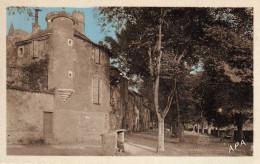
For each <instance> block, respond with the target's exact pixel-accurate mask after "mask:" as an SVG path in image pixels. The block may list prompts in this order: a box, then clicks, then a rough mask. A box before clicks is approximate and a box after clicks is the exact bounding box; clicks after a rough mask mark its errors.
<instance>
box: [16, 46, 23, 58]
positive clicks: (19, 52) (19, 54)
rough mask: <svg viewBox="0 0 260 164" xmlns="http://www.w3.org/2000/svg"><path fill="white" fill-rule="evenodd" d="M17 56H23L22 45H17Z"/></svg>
mask: <svg viewBox="0 0 260 164" xmlns="http://www.w3.org/2000/svg"><path fill="white" fill-rule="evenodd" d="M17 53H18V56H19V57H23V55H24V47H23V46H20V47H18V52H17Z"/></svg>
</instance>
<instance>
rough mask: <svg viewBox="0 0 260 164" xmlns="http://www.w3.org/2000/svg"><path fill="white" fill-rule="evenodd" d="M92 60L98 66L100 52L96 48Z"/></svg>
mask: <svg viewBox="0 0 260 164" xmlns="http://www.w3.org/2000/svg"><path fill="white" fill-rule="evenodd" d="M94 60H95V63H96V64H100V51H99V49H97V48H96V49H95V52H94Z"/></svg>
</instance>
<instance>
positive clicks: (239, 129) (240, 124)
mask: <svg viewBox="0 0 260 164" xmlns="http://www.w3.org/2000/svg"><path fill="white" fill-rule="evenodd" d="M237 131H238V135H239V141H241V140H244V133H243V122H239V123H238V124H237Z"/></svg>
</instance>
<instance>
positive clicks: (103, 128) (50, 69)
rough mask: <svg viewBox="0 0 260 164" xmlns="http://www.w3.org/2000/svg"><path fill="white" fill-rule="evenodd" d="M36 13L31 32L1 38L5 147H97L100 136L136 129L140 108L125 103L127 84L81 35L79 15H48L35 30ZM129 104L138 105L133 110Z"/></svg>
mask: <svg viewBox="0 0 260 164" xmlns="http://www.w3.org/2000/svg"><path fill="white" fill-rule="evenodd" d="M37 12H38V11H36V18H35V23H33V26H32V27H33V30H32V31H33V32H32V34H29V33H26V32H24V31H22V30H14V28H13V25H11V27H10V29H9V33H8V35H7V38H6V40H7V141H8V143H9V144H26V143H30V142H36V141H37V140H40V139H44V140H45V141H46V142H48V143H53V144H56V143H88V144H92V145H100V144H101V136H100V135H101V134H103V133H107V132H109V131H112V130H115V129H119V128H127V126H130V124H131V123H132V124H131V129H130V130H133V126H134V125H135V130H140V127H141V126H140V125H137V124H139V123H140V118H141V117H147V116H143V114H141V113H142V112H140V110H142V108H143V107H142V104H141V103H140V102H137V101H134V100H129V97H128V80H127V79H126V78H124V77H123V76H121V75H120V72H118V71H116V69H115V68H110V63H109V59H110V55H111V54H110V52H109V51H108V50H107V49H106V48H105V47H103V46H102V45H98V44H95V43H93V42H92V41H91V40H90V39H88V38H87V37H86V36H85V35H84V29H85V16H84V14H83V13H80V12H76V11H75V12H73V13H72V15H69V14H68V13H67V12H65V11H61V12H52V13H49V14H48V15H47V16H46V21H47V24H48V27H47V29H45V30H40V26H39V24H38V16H37V15H38V14H37ZM115 71H116V72H117V73H118V75H113V72H115ZM135 97H138V96H135ZM132 99H134V98H132ZM130 102H131V103H137V104H138V103H139V104H138V105H136V106H137V108H136V109H135V111H134V110H133V109H134V108H132V107H131V108H128V107H129V106H128V104H129V103H130ZM131 105H132V104H131ZM132 106H134V105H132ZM130 111H131V112H132V113H131V112H130ZM136 111H138V112H139V114H138V116H137V115H136ZM147 111H148V110H147V109H146V112H147ZM128 112H130V113H131V116H130V117H131V118H129V116H127V115H128V114H129V113H128ZM134 113H135V117H136V118H135V121H134V116H133V115H134ZM148 113H149V112H147V114H148ZM141 115H142V116H141ZM137 117H138V118H137ZM128 119H129V120H128ZM132 120H133V122H132ZM146 121H149V119H148V118H146ZM130 122H131V123H130ZM142 124H148V123H142Z"/></svg>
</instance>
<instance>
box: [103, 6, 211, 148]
mask: <svg viewBox="0 0 260 164" xmlns="http://www.w3.org/2000/svg"><path fill="white" fill-rule="evenodd" d="M194 13H196V14H194ZM99 15H101V22H102V21H103V22H105V23H104V24H103V25H107V24H108V23H113V22H116V23H114V27H124V28H123V29H121V31H120V30H119V32H118V33H117V40H114V39H112V38H106V39H105V40H106V41H107V42H108V43H109V46H110V47H111V50H112V51H113V53H114V54H115V56H116V57H117V60H118V61H119V63H120V65H119V67H121V69H123V70H124V71H125V72H127V74H135V75H139V76H141V77H143V78H144V79H146V80H148V82H147V83H149V84H151V86H152V87H151V88H153V89H152V90H151V91H152V95H153V105H154V109H155V113H156V115H157V119H158V127H159V128H158V146H157V150H158V152H160V151H164V118H165V116H166V115H167V113H168V111H169V110H170V107H171V103H172V100H173V98H174V96H175V101H176V108H177V111H178V113H179V114H178V115H179V117H178V118H179V119H178V122H179V123H180V106H179V94H178V90H177V88H178V80H179V79H180V77H181V75H182V71H183V70H184V69H185V68H189V67H191V66H192V65H194V64H195V63H196V62H198V61H199V56H200V54H201V49H200V48H199V47H200V38H202V37H203V35H204V31H203V27H204V26H205V25H207V24H209V22H210V21H211V19H210V15H209V14H208V10H207V9H203V8H202V9H196V8H101V9H100V12H99ZM114 18H115V19H114ZM160 84H163V86H162V85H160ZM165 86H167V88H168V90H166V91H165V92H164V93H162V91H161V90H162V89H161V88H163V87H165ZM160 98H162V99H164V101H160ZM163 103H164V104H163Z"/></svg>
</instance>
